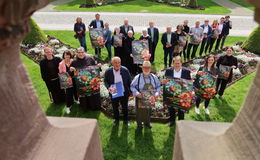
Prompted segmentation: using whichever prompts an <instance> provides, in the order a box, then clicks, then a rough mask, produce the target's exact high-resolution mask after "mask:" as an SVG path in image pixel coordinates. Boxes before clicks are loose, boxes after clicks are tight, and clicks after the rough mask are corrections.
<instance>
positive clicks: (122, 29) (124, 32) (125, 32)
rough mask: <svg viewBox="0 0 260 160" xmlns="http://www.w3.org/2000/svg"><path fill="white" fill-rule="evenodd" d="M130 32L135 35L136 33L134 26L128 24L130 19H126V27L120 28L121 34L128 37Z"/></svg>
mask: <svg viewBox="0 0 260 160" xmlns="http://www.w3.org/2000/svg"><path fill="white" fill-rule="evenodd" d="M130 30H131V31H132V32H133V34H134V33H135V32H134V28H133V26H131V25H129V24H128V19H127V18H126V19H125V20H124V25H122V26H120V33H122V34H123V35H124V36H125V37H126V36H127V33H128V31H130Z"/></svg>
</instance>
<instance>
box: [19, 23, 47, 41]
mask: <svg viewBox="0 0 260 160" xmlns="http://www.w3.org/2000/svg"><path fill="white" fill-rule="evenodd" d="M29 25H30V28H31V31H30V32H29V33H28V34H27V35H26V36H25V38H24V39H23V41H22V43H23V44H31V45H36V44H37V43H39V42H46V41H47V37H46V35H45V34H44V33H43V31H42V30H41V29H40V27H39V26H38V25H37V24H36V22H35V21H34V20H33V19H30V21H29Z"/></svg>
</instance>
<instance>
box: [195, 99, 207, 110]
mask: <svg viewBox="0 0 260 160" xmlns="http://www.w3.org/2000/svg"><path fill="white" fill-rule="evenodd" d="M200 102H201V98H199V97H197V99H196V107H197V108H199V106H200ZM209 102H210V99H205V108H208V106H209Z"/></svg>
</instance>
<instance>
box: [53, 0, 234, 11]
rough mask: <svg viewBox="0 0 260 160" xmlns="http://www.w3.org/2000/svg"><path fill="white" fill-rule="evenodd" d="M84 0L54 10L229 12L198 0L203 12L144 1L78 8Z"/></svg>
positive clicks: (206, 0) (206, 1)
mask: <svg viewBox="0 0 260 160" xmlns="http://www.w3.org/2000/svg"><path fill="white" fill-rule="evenodd" d="M84 3H85V0H74V1H72V2H69V3H66V4H63V5H60V6H57V7H55V8H54V10H62V11H93V12H103V11H104V12H156V13H198V14H227V13H230V10H228V9H226V8H224V7H222V6H220V5H218V4H216V3H215V2H213V1H211V0H199V1H198V3H199V5H200V6H203V7H205V10H194V9H186V8H181V7H175V6H169V5H166V4H159V3H156V2H151V1H146V0H133V1H130V2H125V3H117V4H113V5H105V6H101V7H94V8H79V6H80V5H81V4H84Z"/></svg>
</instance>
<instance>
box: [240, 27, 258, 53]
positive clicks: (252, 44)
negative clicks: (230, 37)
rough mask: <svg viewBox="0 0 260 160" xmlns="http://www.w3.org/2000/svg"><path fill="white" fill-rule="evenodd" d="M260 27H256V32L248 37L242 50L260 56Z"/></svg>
mask: <svg viewBox="0 0 260 160" xmlns="http://www.w3.org/2000/svg"><path fill="white" fill-rule="evenodd" d="M259 42H260V26H258V27H256V28H255V29H254V31H253V32H252V33H251V34H250V35H249V36H248V38H247V40H246V41H245V42H244V43H243V44H242V46H241V47H242V48H243V49H246V50H249V51H250V52H253V53H258V54H260V45H257V44H258V43H259Z"/></svg>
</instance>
